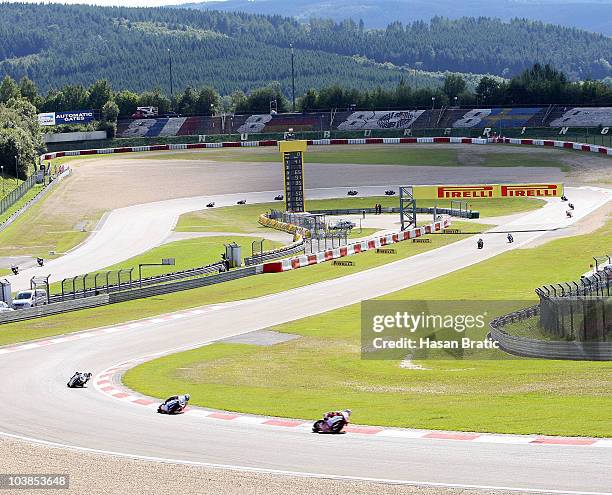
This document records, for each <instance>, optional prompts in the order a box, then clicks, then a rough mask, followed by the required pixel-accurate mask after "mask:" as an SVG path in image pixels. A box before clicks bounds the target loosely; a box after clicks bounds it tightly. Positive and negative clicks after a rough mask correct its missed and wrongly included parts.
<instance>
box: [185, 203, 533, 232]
mask: <svg viewBox="0 0 612 495" xmlns="http://www.w3.org/2000/svg"><path fill="white" fill-rule="evenodd" d="M376 203H379V204H381V205H383V206H384V207H398V206H399V199H398V198H397V196H373V197H361V198H360V197H351V198H336V199H319V200H311V201H308V202H307V208H308V209H309V210H327V209H344V208H357V209H362V208H372V207H374V205H375V204H376ZM544 204H545V202H544V201H543V200H541V199H525V198H510V199H474V200H472V201H471V202H470V203H469V205H470V208H472V209H474V210H478V211H479V212H480V216H481V218H487V217H496V216H505V215H512V214H514V213H521V212H526V211H531V210H535V209H537V208H541V207H542V206H543V205H544ZM436 205H437V206H438V207H440V208H450V206H451V205H450V201H434V200H419V201H418V206H420V207H423V208H430V207H433V206H436ZM283 208H284V205H283V203H282V202H281V201H278V202H272V203H261V204H252V205H248V204H247V205H242V206H238V207H237V206H227V207H224V208H213V209H205V210H201V211H194V212H191V213H185V214H184V215H181V217H180V218H179V221H178V223H177V226H176V228H175V230H176V231H177V232H246V233H252V232H258V230H259V229H262V228H263V227H261V226H260V225H258V224H257V219H258V218H259V215H260V214H262V213H265V212H266V211H269V210H271V209H283ZM396 215H397V214H396ZM485 223H486V220H485Z"/></svg>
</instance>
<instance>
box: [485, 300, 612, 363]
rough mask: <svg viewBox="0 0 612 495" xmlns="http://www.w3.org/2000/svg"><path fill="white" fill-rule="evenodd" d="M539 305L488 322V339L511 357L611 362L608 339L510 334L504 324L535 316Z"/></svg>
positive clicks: (611, 343)
mask: <svg viewBox="0 0 612 495" xmlns="http://www.w3.org/2000/svg"><path fill="white" fill-rule="evenodd" d="M539 312H540V307H539V305H536V306H532V307H530V308H526V309H523V310H521V311H517V312H515V313H511V314H509V315H505V316H501V317H499V318H496V319H495V320H493V321H492V322H491V330H490V332H489V338H490V339H492V340H495V341H496V342H498V343H499V348H500V349H501V350H503V351H504V352H507V353H508V354H513V355H515V356H522V357H529V358H541V359H562V360H573V361H612V342H568V341H564V340H558V341H547V340H537V339H529V338H526V337H519V336H517V335H510V334H509V333H508V332H506V331H505V330H504V326H506V325H508V324H509V323H514V322H516V321H522V320H526V319H528V318H533V317H536V316H538V315H539Z"/></svg>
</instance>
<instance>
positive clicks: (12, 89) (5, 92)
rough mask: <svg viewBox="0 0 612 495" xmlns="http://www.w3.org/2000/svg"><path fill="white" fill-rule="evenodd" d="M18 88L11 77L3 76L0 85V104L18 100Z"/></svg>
mask: <svg viewBox="0 0 612 495" xmlns="http://www.w3.org/2000/svg"><path fill="white" fill-rule="evenodd" d="M19 96H21V94H20V93H19V86H17V83H16V82H15V80H14V79H13V78H12V77H11V76H8V75H6V76H4V79H2V82H1V83H0V103H6V102H7V101H9V100H10V99H11V98H19Z"/></svg>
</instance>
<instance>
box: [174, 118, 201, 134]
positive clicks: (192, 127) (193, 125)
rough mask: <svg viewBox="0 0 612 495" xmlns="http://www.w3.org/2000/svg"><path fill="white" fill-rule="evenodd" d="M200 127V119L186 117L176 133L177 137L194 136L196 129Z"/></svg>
mask: <svg viewBox="0 0 612 495" xmlns="http://www.w3.org/2000/svg"><path fill="white" fill-rule="evenodd" d="M199 125H200V117H187V118H186V119H185V122H183V125H182V126H181V127H180V129H179V130H178V131H177V133H176V135H177V136H195V135H197V132H196V129H197V128H198V126H199Z"/></svg>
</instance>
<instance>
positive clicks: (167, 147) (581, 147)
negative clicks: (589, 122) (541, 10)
mask: <svg viewBox="0 0 612 495" xmlns="http://www.w3.org/2000/svg"><path fill="white" fill-rule="evenodd" d="M307 142H308V144H309V145H315V146H326V145H353V144H426V143H436V144H437V143H441V144H443V143H447V144H497V143H502V144H520V145H529V146H550V147H557V148H565V149H572V150H575V151H585V152H591V153H600V154H604V155H606V154H607V155H610V156H612V148H607V147H605V146H596V145H592V144H584V143H575V142H573V141H555V140H549V139H516V138H505V137H497V138H469V137H419V138H417V137H401V138H359V139H309V140H307ZM278 143H279V142H278V141H275V140H262V141H241V142H224V143H192V144H158V145H150V146H130V147H122V148H101V149H89V150H71V151H56V152H53V153H46V154H44V155H41V157H40V158H41V160H53V159H54V158H61V157H63V156H83V155H107V154H116V153H138V152H143V151H171V150H193V149H218V148H256V147H261V146H277V145H278Z"/></svg>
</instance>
